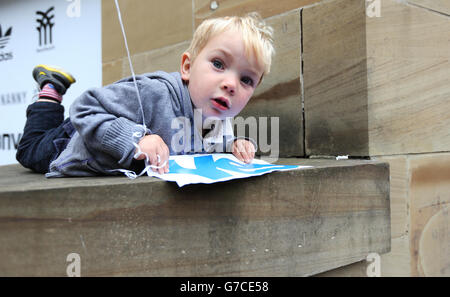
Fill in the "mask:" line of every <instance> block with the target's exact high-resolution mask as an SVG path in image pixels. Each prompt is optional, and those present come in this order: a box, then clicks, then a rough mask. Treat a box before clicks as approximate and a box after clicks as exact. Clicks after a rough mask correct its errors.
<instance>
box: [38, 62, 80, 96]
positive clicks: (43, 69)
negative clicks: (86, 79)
mask: <svg viewBox="0 0 450 297" xmlns="http://www.w3.org/2000/svg"><path fill="white" fill-rule="evenodd" d="M33 78H34V80H35V81H36V82H37V83H38V84H39V87H40V88H41V89H42V88H43V87H44V86H45V85H46V84H47V83H51V84H52V85H53V86H54V87H55V89H56V91H58V93H59V94H61V95H64V94H65V93H66V91H67V89H68V88H69V87H70V85H71V84H73V83H74V82H75V78H74V77H73V76H72V75H71V74H70V73H68V72H66V71H64V70H62V69H59V68H57V67H53V66H47V65H37V66H36V67H34V69H33Z"/></svg>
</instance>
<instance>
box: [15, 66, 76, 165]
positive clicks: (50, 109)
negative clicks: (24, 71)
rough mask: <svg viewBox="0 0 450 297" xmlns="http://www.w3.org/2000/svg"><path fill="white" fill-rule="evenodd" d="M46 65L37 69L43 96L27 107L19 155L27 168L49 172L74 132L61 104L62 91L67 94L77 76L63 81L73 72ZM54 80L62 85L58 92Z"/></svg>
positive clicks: (34, 71) (56, 83)
mask: <svg viewBox="0 0 450 297" xmlns="http://www.w3.org/2000/svg"><path fill="white" fill-rule="evenodd" d="M43 67H46V66H45V65H39V66H37V67H35V68H34V70H33V77H34V78H35V80H36V81H37V82H38V83H39V85H40V87H41V92H40V93H39V99H38V100H37V101H36V102H35V103H33V104H31V105H30V106H28V108H27V121H26V124H25V128H24V133H23V136H22V138H21V140H20V143H19V147H18V149H17V154H16V159H17V160H18V161H19V163H21V164H22V165H23V166H24V167H27V168H30V169H32V170H34V171H36V172H40V173H46V172H48V168H49V165H50V163H51V161H53V160H54V159H55V158H56V157H57V156H58V155H59V153H61V151H62V150H63V149H64V147H65V145H67V143H68V141H69V140H70V137H71V136H72V134H73V132H74V130H73V126H72V125H71V123H70V120H69V119H67V120H66V121H63V120H64V107H63V106H62V105H60V104H59V102H61V100H62V94H61V93H59V90H62V92H63V93H65V92H66V89H67V88H68V87H69V86H70V85H71V84H72V83H73V82H75V79H73V77H72V76H70V77H71V78H72V79H71V81H63V82H61V79H60V78H61V77H64V76H63V74H65V75H70V74H67V73H65V72H63V71H62V70H57V69H54V68H43ZM49 69H51V70H49ZM44 76H45V77H44ZM56 77H57V78H56ZM44 80H45V81H44ZM54 83H55V85H59V87H58V91H57V90H56V87H54V85H53V84H54ZM66 85H67V87H66Z"/></svg>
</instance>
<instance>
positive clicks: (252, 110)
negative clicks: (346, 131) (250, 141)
mask: <svg viewBox="0 0 450 297" xmlns="http://www.w3.org/2000/svg"><path fill="white" fill-rule="evenodd" d="M268 24H269V25H271V26H272V27H273V28H274V46H275V51H276V55H275V57H274V59H273V62H272V69H271V73H269V75H267V76H266V77H265V78H264V81H263V82H262V83H261V85H260V86H258V88H257V89H256V91H255V94H254V95H253V97H252V98H251V99H250V101H249V103H248V104H247V106H246V107H245V108H244V109H243V111H242V112H241V113H240V114H239V116H241V117H243V118H244V119H248V118H249V117H255V118H256V121H257V123H258V133H262V134H263V135H264V136H263V137H261V134H259V135H258V138H257V139H258V146H259V152H258V154H262V155H266V156H267V155H269V156H272V157H273V158H275V159H276V158H277V157H278V156H280V157H290V156H303V155H304V148H303V147H304V145H303V115H302V101H301V96H302V95H301V82H300V46H301V45H300V44H301V40H300V39H301V33H300V11H299V10H294V11H291V12H289V13H287V14H284V15H281V16H277V17H274V18H271V19H270V20H268ZM264 118H266V120H267V121H266V122H267V126H268V128H267V133H264V132H265V129H264V128H263V126H262V125H261V123H265V121H264V120H263V119H264ZM273 118H275V119H278V122H279V130H278V131H277V130H276V129H275V128H276V126H273V127H274V128H273V130H272V120H273ZM274 123H275V122H274ZM272 133H273V134H272ZM236 134H237V135H238V134H239V136H242V135H240V133H238V131H236ZM272 135H273V136H274V137H272ZM247 136H251V135H247ZM265 137H267V138H265ZM253 138H255V137H253ZM255 140H256V139H255ZM268 150H270V151H269V152H267V151H268Z"/></svg>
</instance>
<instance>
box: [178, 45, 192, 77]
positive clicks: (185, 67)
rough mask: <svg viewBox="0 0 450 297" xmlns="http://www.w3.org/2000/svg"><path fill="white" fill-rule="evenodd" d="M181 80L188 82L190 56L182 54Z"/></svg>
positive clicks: (185, 53) (186, 53)
mask: <svg viewBox="0 0 450 297" xmlns="http://www.w3.org/2000/svg"><path fill="white" fill-rule="evenodd" d="M180 72H181V79H183V80H184V81H186V82H188V81H189V77H190V73H191V54H190V53H188V52H184V53H183V55H182V56H181V71H180Z"/></svg>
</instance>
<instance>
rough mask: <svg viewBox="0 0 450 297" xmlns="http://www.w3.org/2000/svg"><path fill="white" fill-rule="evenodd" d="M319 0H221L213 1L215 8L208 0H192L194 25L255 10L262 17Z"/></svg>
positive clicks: (318, 0)
mask: <svg viewBox="0 0 450 297" xmlns="http://www.w3.org/2000/svg"><path fill="white" fill-rule="evenodd" d="M320 1H321V0H279V1H271V0H221V1H215V2H216V3H217V4H218V7H217V9H211V2H212V1H210V0H194V14H195V27H197V26H198V25H199V24H200V23H201V22H202V21H203V20H204V19H207V18H211V17H221V16H228V15H244V14H246V13H249V12H253V11H257V12H259V13H260V14H261V16H262V17H263V18H267V17H271V16H275V15H278V14H282V13H285V12H287V11H290V10H293V9H297V8H300V7H304V6H307V5H310V4H313V3H316V2H320Z"/></svg>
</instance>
